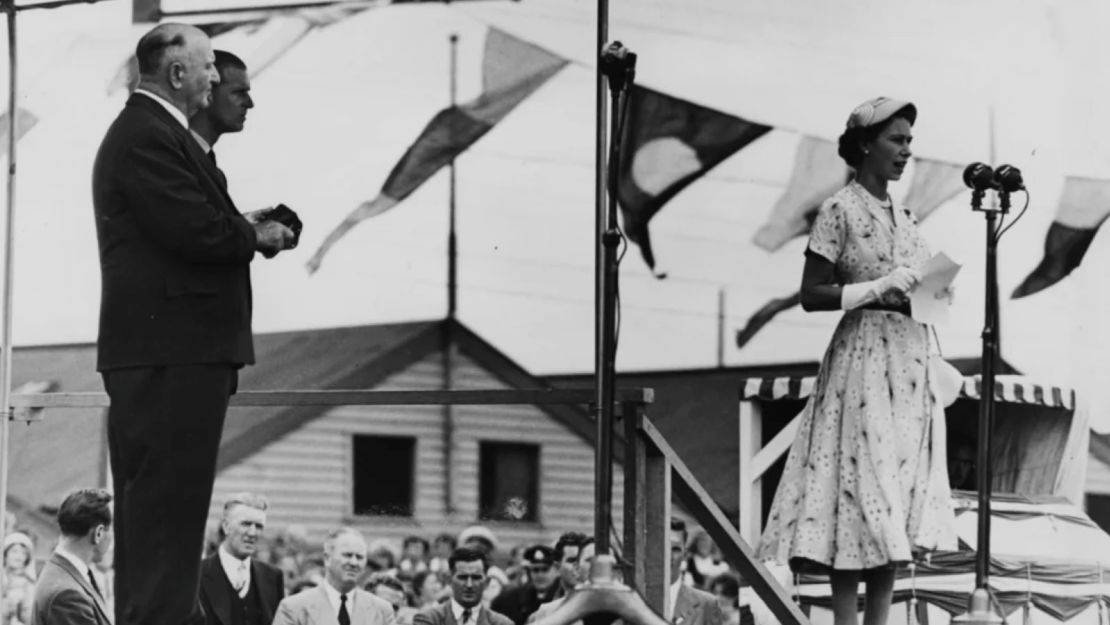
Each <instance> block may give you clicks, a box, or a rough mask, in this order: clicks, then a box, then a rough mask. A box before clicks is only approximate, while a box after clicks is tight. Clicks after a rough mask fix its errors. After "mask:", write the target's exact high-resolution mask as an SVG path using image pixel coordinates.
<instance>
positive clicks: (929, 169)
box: [902, 158, 967, 220]
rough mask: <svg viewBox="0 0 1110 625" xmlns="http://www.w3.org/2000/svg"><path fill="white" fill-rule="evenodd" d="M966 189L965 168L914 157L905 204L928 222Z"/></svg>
mask: <svg viewBox="0 0 1110 625" xmlns="http://www.w3.org/2000/svg"><path fill="white" fill-rule="evenodd" d="M965 189H967V186H965V185H964V180H963V169H962V168H961V167H960V166H959V165H956V164H955V163H948V162H945V161H938V160H935V159H931V158H915V159H914V163H913V180H911V181H910V190H909V191H907V192H906V199H904V200H902V205H903V206H905V207H906V208H908V209H909V210H911V211H913V214H914V215H916V216H917V218H918V219H919V220H921V219H925V218H926V217H928V216H929V215H930V214H932V212H933V211H935V210H936V209H937V208H939V207H940V206H941V205H942V204H944V203H945V202H947V201H948V200H951V199H952V198H954V197H956V196H957V195H959V194H960V193H961V192H963V191H964V190H965Z"/></svg>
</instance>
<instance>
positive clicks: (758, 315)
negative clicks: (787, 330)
mask: <svg viewBox="0 0 1110 625" xmlns="http://www.w3.org/2000/svg"><path fill="white" fill-rule="evenodd" d="M801 302H802V293H801V291H797V292H795V293H793V294H792V295H787V296H786V297H776V298H774V299H772V300H771V301H769V302H767V303H766V304H764V305H763V306H762V307H760V309H759V310H757V311H755V312H754V313H753V314H752V316H751V317H748V323H747V324H745V325H744V327H743V328H741V329H740V330H739V331H738V332H737V333H736V347H737V348H741V347H743V346H745V345H747V344H748V342H749V341H751V340H752V337H754V336H755V334H756V333H757V332H759V331H760V330H762V329H763V326H765V325H767V324H768V323H770V321H771V320H772V319H774V318H775V315H777V314H779V313H780V312H783V311H786V310H790V309H791V308H793V307H795V306H797V305H798V304H800V303H801Z"/></svg>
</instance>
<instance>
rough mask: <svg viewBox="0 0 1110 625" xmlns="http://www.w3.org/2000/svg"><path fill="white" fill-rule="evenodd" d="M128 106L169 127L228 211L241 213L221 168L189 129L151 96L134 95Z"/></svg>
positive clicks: (128, 101)
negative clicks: (140, 110)
mask: <svg viewBox="0 0 1110 625" xmlns="http://www.w3.org/2000/svg"><path fill="white" fill-rule="evenodd" d="M127 104H128V105H133V106H137V107H139V108H141V109H143V110H146V111H149V112H151V113H152V114H153V115H154V116H155V117H157V118H158V119H159V120H160V121H161V122H162V123H163V124H165V125H167V126H169V128H170V129H171V130H172V131H173V133H174V135H175V136H176V137H177V139H178V142H179V143H180V144H181V146H182V147H183V149H184V150H185V156H186V157H187V158H188V159H189V160H191V161H193V164H194V165H196V166H197V168H198V169H200V170H201V172H203V175H204V177H205V178H207V182H208V184H210V185H211V186H213V187H215V188H216V190H217V191H218V192H219V193H220V195H221V196H222V197H223V199H224V202H225V203H226V204H227V209H228V210H230V211H232V212H234V213H236V214H238V213H239V211H237V210H236V209H235V202H233V201H232V200H231V196H230V195H228V193H227V184H226V179H224V178H223V172H221V171H220V170H219V168H217V167H216V164H215V163H213V162H212V159H210V158H208V155H207V154H205V153H204V151H203V150H201V148H200V144H199V143H197V140H196V137H194V136H193V133H192V132H190V131H189V129H188V128H185V127H183V126H182V125H181V122H179V121H178V120H177V119H176V118H174V116H173V115H170V113H169V111H167V110H166V109H165V108H163V107H162V105H161V104H159V103H158V102H155V101H154V100H152V99H151V98H150V97H149V96H145V95H143V94H140V93H133V94H131V97H130V98H129V99H128V100H127ZM221 180H225V182H223V183H221Z"/></svg>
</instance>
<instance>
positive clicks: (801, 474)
mask: <svg viewBox="0 0 1110 625" xmlns="http://www.w3.org/2000/svg"><path fill="white" fill-rule="evenodd" d="M916 119H917V109H916V107H915V106H914V105H913V104H910V103H908V102H900V101H897V100H891V99H888V98H876V99H873V100H869V101H867V102H865V103H863V104H861V105H860V106H859V107H857V108H856V109H855V110H854V111H853V112H852V114H851V115H850V116H849V118H848V124H847V128H846V129H845V131H844V134H843V135H841V137H840V146H839V153H840V156H841V157H842V158H843V159H844V160H845V161H846V162H847V163H848V165H850V166H851V167H852V168H853V169H854V170H855V176H854V179H853V180H852V182H850V183H849V184H848V185H847V186H846V187H844V188H843V189H841V190H840V191H838V192H837V193H836V194H835V195H833V196H832V197H831V198H829V199H828V200H826V201H825V202H824V203H823V204H822V205H821V207H820V209H819V210H818V212H817V217H816V220H815V221H814V223H813V227H812V230H811V234H810V239H809V246H808V248H807V250H806V263H805V269H804V272H803V277H802V307H803V308H805V309H806V310H807V311H814V310H838V309H842V310H845V311H846V312H845V314H844V316H843V318H841V320H840V324H839V325H838V326H837V328H836V331H835V333H834V334H833V338H832V341H831V342H830V344H829V347H828V349H827V351H826V352H825V357H824V359H823V361H822V363H821V370H820V372H819V373H818V376H817V381H816V384H815V386H814V390H813V393H812V394H811V396H810V398H809V401H808V403H807V404H806V407H805V409H804V410H803V412H802V414H801V425H800V427H799V429H798V434H797V438H796V439H795V441H794V444H793V446H792V447H791V449H790V454H789V456H788V457H787V461H786V468H785V470H784V472H783V475H782V480H781V482H780V483H779V488H778V492H777V493H776V494H775V499H774V503H773V504H772V506H771V512H770V516H769V518H768V521H767V528H766V530H765V531H764V534H763V540H762V544H761V548H760V552H761V555H762V556H763V557H765V558H769V559H773V560H777V561H779V562H788V563H789V564H790V566H791V568H792V569H794V570H795V571H815V572H824V573H828V574H829V578H830V582H831V584H832V592H833V613H834V619H835V623H836V625H855V623H857V622H858V615H857V607H856V606H857V604H856V596H857V592H858V588H859V582H860V580H861V579H863V581H864V582H866V585H867V591H866V594H867V600H866V607H865V612H864V623H865V625H885V623H886V620H887V615H888V614H889V611H890V603H891V599H892V594H893V588H894V568H895V567H896V566H898V565H901V564H906V563H908V562H909V561H911V560H912V559H913V558H914V556H915V555H916V554H917V553H919V552H921V551H928V550H933V549H937V548H941V547H949V548H954V547H955V528H954V523H955V521H954V517H953V514H952V511H951V508H950V507H949V494H950V493H949V487H948V478H947V465H946V462H945V433H944V411H943V406H942V405H940V403H939V402H938V400H937V395H936V382H935V380H931V379H930V377H929V375H928V369H929V368H928V366H927V363H928V360H929V358H930V356H932V355H935V353H936V345H935V342H934V339H933V337H934V336H935V335H934V333H933V331H932V327H931V326H929V325H927V324H923V323H919V322H917V321H915V320H913V319H912V318H911V317H910V316H909V299H908V294H909V293H910V292H911V291H912V290H913V288H914V287H915V286H916V284H917V283H918V281H920V274H919V273H918V268H920V267H921V266H922V265H923V264H924V263H925V261H926V260H928V258H929V250H928V247H927V246H926V243H925V240H924V239H923V238H922V236H921V234H920V233H919V232H918V229H917V220H916V219H915V218H914V216H913V214H912V213H910V212H909V211H908V210H906V209H905V208H902V207H899V206H895V205H894V204H893V203H892V201H891V198H890V195H889V194H888V193H887V183H888V182H889V181H892V180H898V179H899V178H901V176H902V173H903V171H904V170H905V167H906V164H907V163H908V162H909V159H910V156H911V151H910V141H911V140H912V135H911V129H912V126H913V123H914V121H915V120H916Z"/></svg>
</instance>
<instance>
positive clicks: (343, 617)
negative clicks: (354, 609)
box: [339, 595, 351, 625]
mask: <svg viewBox="0 0 1110 625" xmlns="http://www.w3.org/2000/svg"><path fill="white" fill-rule="evenodd" d="M339 625H351V615H350V613H349V612H347V595H339Z"/></svg>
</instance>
